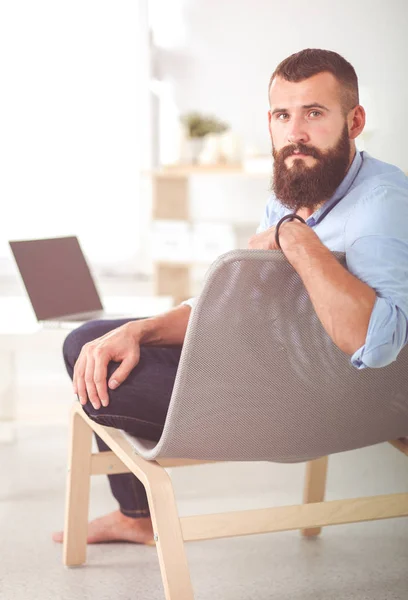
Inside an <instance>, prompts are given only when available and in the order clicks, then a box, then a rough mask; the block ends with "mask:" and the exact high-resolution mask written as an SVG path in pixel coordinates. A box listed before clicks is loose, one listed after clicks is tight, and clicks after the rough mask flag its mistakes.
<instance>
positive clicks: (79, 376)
mask: <svg viewBox="0 0 408 600" xmlns="http://www.w3.org/2000/svg"><path fill="white" fill-rule="evenodd" d="M85 364H86V361H85V357H84V356H83V355H81V354H80V355H79V357H78V360H77V361H76V363H75V367H74V376H73V385H74V393H75V394H77V395H78V398H79V401H80V403H81V404H82V406H84V405H85V404H86V403H87V400H88V398H87V395H86V386H85V378H84V376H85Z"/></svg>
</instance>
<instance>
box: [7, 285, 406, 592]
mask: <svg viewBox="0 0 408 600" xmlns="http://www.w3.org/2000/svg"><path fill="white" fill-rule="evenodd" d="M145 287H146V294H149V293H151V290H150V288H149V286H148V285H147V286H145ZM123 289H126V286H125V287H124V288H123ZM2 291H4V290H2ZM11 291H13V290H11ZM119 291H120V292H121V293H122V289H121V290H118V288H117V286H115V293H119ZM135 291H136V289H135ZM137 292H138V293H140V292H141V289H140V286H139V285H138V286H137ZM16 372H17V378H18V386H17V390H16V391H17V403H16V414H15V416H16V417H17V419H18V422H19V426H18V430H17V439H16V441H15V442H14V443H12V444H3V445H1V444H0V472H1V475H2V482H1V485H0V600H40V599H41V600H94V599H95V600H105V599H109V600H116V599H117V600H159V599H160V600H163V599H164V593H163V589H162V584H161V579H160V573H159V566H158V561H157V556H156V550H155V548H150V547H145V546H143V547H139V546H135V545H130V544H105V545H99V546H92V547H90V548H89V552H88V562H87V564H86V566H84V567H81V568H77V569H66V568H64V567H63V566H62V562H61V546H60V545H56V544H54V543H53V542H52V541H51V532H52V531H53V530H55V529H60V528H61V527H62V524H63V514H64V496H65V474H66V454H67V441H68V430H67V425H66V424H67V422H68V413H69V408H70V405H71V403H72V399H73V395H72V391H71V387H70V384H69V381H68V377H67V375H66V373H65V370H64V367H63V363H62V358H61V355H60V348H59V345H58V352H57V351H56V349H55V348H54V347H53V348H51V347H50V348H49V349H47V348H46V347H43V346H42V347H41V349H39V350H38V351H37V352H36V353H34V354H33V352H32V350H29V349H25V348H24V347H22V348H20V350H19V352H18V355H17V360H16ZM303 476H304V465H302V464H299V465H279V464H267V463H257V464H250V463H241V464H218V465H202V466H198V467H189V468H182V469H178V470H177V469H173V470H172V471H171V477H172V479H173V482H174V487H175V493H176V499H177V503H178V507H179V512H180V515H191V514H196V513H197V514H198V513H201V512H208V513H210V512H222V511H227V510H245V509H250V508H262V507H268V506H278V505H284V504H297V503H299V502H300V501H301V497H302V488H303ZM392 492H408V460H407V458H406V457H405V456H403V455H402V454H400V453H399V452H397V451H396V450H395V449H394V448H392V447H391V446H390V445H389V444H381V445H379V446H375V447H371V448H365V449H362V450H358V451H354V452H348V453H344V454H341V455H337V456H332V457H331V458H330V461H329V478H328V491H327V499H328V500H332V499H337V498H352V497H359V496H366V495H372V494H384V493H392ZM115 508H116V504H115V501H114V500H113V498H112V496H111V494H110V490H109V486H108V484H107V480H106V478H105V477H103V476H102V477H95V478H94V479H93V482H92V492H91V506H90V516H91V517H92V518H93V517H96V516H98V515H101V514H104V513H105V512H108V511H111V510H114V509H115ZM186 548H187V557H188V561H189V565H190V569H191V576H192V582H193V587H194V591H195V597H196V600H351V599H353V600H406V599H408V519H407V518H404V519H394V520H388V521H377V522H372V523H360V524H354V525H353V524H352V525H343V526H336V527H328V528H326V529H324V530H323V533H322V535H321V536H320V537H319V538H317V539H315V540H306V539H303V538H302V537H301V536H300V534H299V532H296V531H295V532H285V533H274V534H264V535H258V536H248V537H241V538H232V539H221V540H215V541H205V542H190V543H188V544H187V545H186ZM177 600H183V599H182V598H180V599H177Z"/></svg>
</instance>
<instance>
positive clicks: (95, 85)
mask: <svg viewBox="0 0 408 600" xmlns="http://www.w3.org/2000/svg"><path fill="white" fill-rule="evenodd" d="M146 4H147V0H121V1H120V2H111V1H110V0H70V1H69V2H55V0H35V1H32V0H12V1H9V2H0V88H1V91H0V171H1V176H0V198H1V205H2V216H1V220H0V259H1V258H2V257H3V256H8V255H9V251H8V245H7V240H9V239H21V238H30V237H31V238H34V237H53V236H59V235H67V234H68V235H69V234H76V235H78V236H79V237H80V240H81V242H82V245H83V248H84V250H85V252H86V254H87V255H88V257H89V258H90V260H91V263H92V265H93V266H95V265H108V266H110V267H111V268H112V266H114V267H115V268H117V269H120V268H121V269H122V270H123V271H124V272H125V271H126V270H129V271H134V270H135V258H137V255H138V253H139V250H140V245H141V242H140V233H141V229H142V227H141V225H140V219H141V207H140V206H139V200H140V198H139V196H140V189H139V186H140V180H139V172H140V169H141V168H142V167H145V168H146V167H148V166H149V160H148V159H149V157H150V148H149V146H150V130H149V129H150V127H149V125H150V123H149V105H148V102H149V88H148V84H149V76H150V74H149V51H148V29H147V14H146V10H147V9H146ZM3 262H4V263H5V264H6V262H5V261H3ZM2 270H3V269H2V265H1V264H0V271H2Z"/></svg>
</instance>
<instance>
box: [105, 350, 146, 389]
mask: <svg viewBox="0 0 408 600" xmlns="http://www.w3.org/2000/svg"><path fill="white" fill-rule="evenodd" d="M138 361H139V357H138V356H135V355H133V354H132V356H128V357H126V358H125V359H124V360H123V361H122V363H121V364H120V365H119V367H118V368H117V369H116V371H114V372H113V373H112V375H111V377H110V379H109V387H110V389H111V390H114V389H116V388H117V387H119V386H120V384H121V383H123V382H124V381H125V379H126V378H127V377H128V375H129V373H130V372H131V370H132V369H134V368H135V366H136V365H137V363H138Z"/></svg>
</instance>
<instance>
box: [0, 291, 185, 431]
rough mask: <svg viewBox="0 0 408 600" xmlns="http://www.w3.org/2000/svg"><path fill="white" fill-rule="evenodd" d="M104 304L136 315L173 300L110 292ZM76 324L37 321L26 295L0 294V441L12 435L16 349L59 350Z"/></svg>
mask: <svg viewBox="0 0 408 600" xmlns="http://www.w3.org/2000/svg"><path fill="white" fill-rule="evenodd" d="M104 304H105V309H106V311H108V312H111V313H115V314H123V317H124V318H126V317H133V318H136V317H146V316H151V315H155V314H159V313H162V312H166V311H167V310H170V309H171V308H172V306H173V301H172V298H170V297H168V296H163V297H157V296H156V297H151V296H138V297H133V296H122V297H119V296H111V297H107V298H104ZM78 326H79V323H69V322H65V323H62V322H59V323H48V324H46V325H43V324H40V323H38V322H37V320H36V318H35V315H34V313H33V311H32V308H31V304H30V302H29V300H28V299H27V298H26V297H23V296H8V297H4V298H0V443H1V442H10V441H12V440H13V439H14V437H15V418H16V385H17V380H16V354H17V351H18V350H22V349H23V350H24V351H25V352H27V351H29V352H33V353H34V352H35V353H37V354H38V353H41V352H45V351H47V352H50V351H51V352H53V351H54V350H55V352H56V353H60V352H61V347H62V344H63V341H64V339H65V337H66V336H67V334H68V333H69V331H70V330H72V329H75V328H76V327H78Z"/></svg>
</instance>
